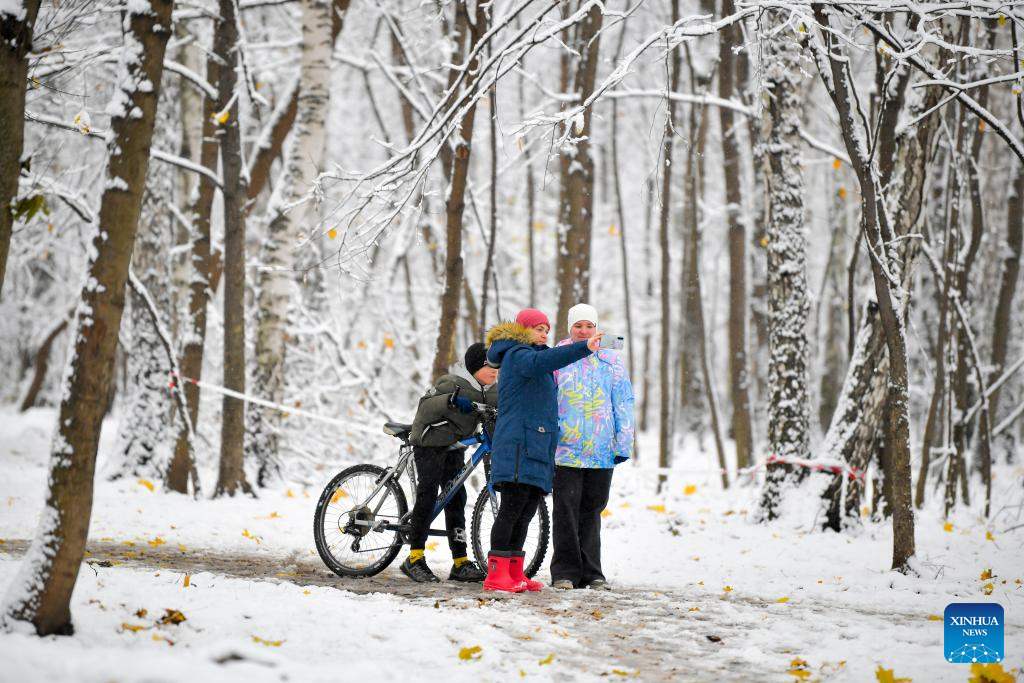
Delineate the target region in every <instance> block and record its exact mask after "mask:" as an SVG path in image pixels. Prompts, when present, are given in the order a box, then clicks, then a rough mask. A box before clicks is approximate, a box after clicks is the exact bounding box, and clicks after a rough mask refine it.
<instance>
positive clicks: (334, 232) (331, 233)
mask: <svg viewBox="0 0 1024 683" xmlns="http://www.w3.org/2000/svg"><path fill="white" fill-rule="evenodd" d="M327 236H328V237H330V238H331V239H332V240H333V239H334V238H335V237H337V236H338V231H337V230H335V229H334V228H331V229H330V230H328V231H327Z"/></svg>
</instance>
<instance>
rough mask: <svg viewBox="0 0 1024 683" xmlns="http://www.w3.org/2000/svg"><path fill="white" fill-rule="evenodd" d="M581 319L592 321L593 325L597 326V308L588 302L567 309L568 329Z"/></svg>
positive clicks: (570, 329)
mask: <svg viewBox="0 0 1024 683" xmlns="http://www.w3.org/2000/svg"><path fill="white" fill-rule="evenodd" d="M581 320H589V321H590V322H592V323H594V327H597V325H598V322H597V309H596V308H594V307H593V306H591V305H590V304H576V305H575V306H573V307H572V308H570V309H569V331H572V326H573V325H575V324H576V323H578V322H579V321H581Z"/></svg>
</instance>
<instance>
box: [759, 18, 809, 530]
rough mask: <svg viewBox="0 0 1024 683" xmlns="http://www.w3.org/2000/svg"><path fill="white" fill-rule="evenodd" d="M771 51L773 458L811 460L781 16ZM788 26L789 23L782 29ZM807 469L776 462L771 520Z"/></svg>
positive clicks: (792, 67) (789, 62) (792, 73)
mask: <svg viewBox="0 0 1024 683" xmlns="http://www.w3.org/2000/svg"><path fill="white" fill-rule="evenodd" d="M769 16H772V17H773V18H772V19H771V20H770V21H771V23H772V24H774V27H775V28H779V29H781V31H780V32H779V33H778V34H776V35H775V36H774V37H773V38H772V39H770V40H768V41H767V45H766V46H765V61H764V65H763V67H762V68H763V69H764V76H763V78H764V82H765V93H764V98H765V102H764V125H765V128H766V132H765V134H764V136H763V139H762V140H763V144H764V146H765V149H766V157H767V161H768V172H767V178H766V180H767V186H768V204H769V209H768V232H767V238H768V245H767V250H768V353H769V361H768V454H769V456H773V457H776V458H784V459H788V458H806V457H807V455H808V451H809V448H810V445H809V426H810V399H809V396H808V376H807V359H808V344H807V318H808V312H809V310H810V303H809V299H808V294H807V265H806V260H807V240H806V235H805V230H804V178H803V159H802V157H801V152H800V150H801V142H800V126H801V112H802V109H803V87H802V86H801V82H800V81H801V73H802V69H801V67H800V45H799V43H797V42H796V40H795V39H794V38H793V36H792V30H791V29H790V28H789V27H787V26H785V25H784V24H783V23H782V22H784V21H785V19H784V17H782V15H781V14H778V13H773V15H769ZM780 24H782V25H780ZM805 472H806V470H805V469H804V468H799V467H795V466H792V465H789V464H785V463H770V464H769V465H768V473H767V476H766V480H765V486H764V492H763V495H762V499H761V512H762V515H763V516H764V517H765V518H767V519H769V520H770V519H774V518H775V517H776V516H777V515H778V514H779V504H780V502H781V496H782V493H783V489H784V488H785V487H786V486H787V485H788V484H789V483H790V482H796V481H799V480H800V479H802V478H803V476H804V473H805Z"/></svg>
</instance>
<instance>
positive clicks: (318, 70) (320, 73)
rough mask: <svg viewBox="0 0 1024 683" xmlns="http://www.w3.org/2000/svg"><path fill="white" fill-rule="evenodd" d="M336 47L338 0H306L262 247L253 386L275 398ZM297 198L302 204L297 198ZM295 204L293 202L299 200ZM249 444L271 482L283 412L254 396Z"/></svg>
mask: <svg viewBox="0 0 1024 683" xmlns="http://www.w3.org/2000/svg"><path fill="white" fill-rule="evenodd" d="M332 47H333V37H332V35H331V3H330V2H329V0H304V1H303V3H302V62H301V71H300V75H299V83H300V86H299V95H298V110H297V113H296V118H295V128H294V132H293V134H292V139H291V142H290V143H289V144H290V147H289V150H288V155H287V158H286V160H285V164H284V169H283V171H282V175H281V178H280V179H279V180H278V182H277V184H276V185H275V187H274V194H273V196H272V197H271V199H270V205H269V207H268V211H267V213H268V222H269V226H268V228H267V233H266V237H265V238H264V240H263V244H262V246H261V249H260V259H259V261H260V264H261V266H262V268H261V270H260V272H259V286H258V288H257V292H258V294H257V314H256V315H257V328H256V348H255V356H256V358H255V366H254V375H253V378H252V379H253V382H252V384H253V390H254V391H255V392H256V393H257V395H258V396H259V397H260V398H262V399H264V400H266V401H271V402H273V403H281V402H282V401H283V400H284V389H285V381H284V368H285V353H286V343H285V340H286V338H287V334H286V327H287V321H288V309H289V305H290V303H291V301H292V297H293V294H294V290H295V276H294V268H295V265H296V259H295V256H294V249H295V245H296V244H297V243H298V241H299V239H300V234H301V233H304V232H306V233H308V232H309V231H310V230H312V228H313V226H314V225H316V223H317V211H316V209H317V207H316V204H315V203H314V202H313V201H312V200H311V199H309V198H307V197H306V195H307V193H308V192H309V191H310V187H311V185H312V183H313V181H315V180H316V177H317V174H318V173H319V172H320V167H321V158H322V157H323V150H324V148H325V146H326V145H325V140H326V122H327V104H328V101H329V98H330V75H331V70H330V62H331V51H332ZM296 204H298V205H297V206H295V205H296ZM293 206H294V208H292V207H293ZM247 411H248V412H247V422H248V430H247V431H248V446H249V452H250V453H251V454H252V456H253V457H255V459H256V464H257V467H258V471H257V479H256V484H257V485H258V486H264V485H266V484H267V482H268V481H269V479H271V478H272V477H275V476H277V475H278V474H279V471H280V462H279V460H278V457H277V456H278V435H279V434H280V430H281V413H280V412H278V411H277V410H275V409H273V408H264V407H262V406H257V405H255V404H250V405H249V406H248V409H247Z"/></svg>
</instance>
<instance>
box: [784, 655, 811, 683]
mask: <svg viewBox="0 0 1024 683" xmlns="http://www.w3.org/2000/svg"><path fill="white" fill-rule="evenodd" d="M809 667H810V665H809V664H808V663H807V662H806V660H803V659H800V658H799V657H794V658H793V660H792V661H791V662H790V663H789V670H788V671H787V672H786V673H788V674H789V675H790V676H795V677H796V678H798V679H799V680H801V681H802V680H803V679H805V678H809V677H810V675H811V672H810V670H809Z"/></svg>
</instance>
